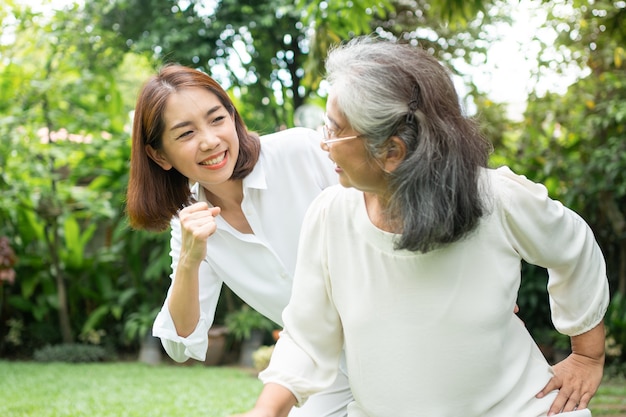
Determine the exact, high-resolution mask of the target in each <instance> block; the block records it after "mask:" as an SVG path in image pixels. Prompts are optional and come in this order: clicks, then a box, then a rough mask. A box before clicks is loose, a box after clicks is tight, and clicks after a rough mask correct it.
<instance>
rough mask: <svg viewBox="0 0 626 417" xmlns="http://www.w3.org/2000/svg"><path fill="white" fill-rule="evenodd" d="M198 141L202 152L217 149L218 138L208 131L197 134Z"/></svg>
mask: <svg viewBox="0 0 626 417" xmlns="http://www.w3.org/2000/svg"><path fill="white" fill-rule="evenodd" d="M198 140H199V141H200V149H201V150H202V151H210V150H211V149H215V148H217V146H218V145H219V144H220V138H219V136H217V135H216V134H215V133H214V132H212V131H211V130H210V129H206V130H202V131H200V132H199V135H198Z"/></svg>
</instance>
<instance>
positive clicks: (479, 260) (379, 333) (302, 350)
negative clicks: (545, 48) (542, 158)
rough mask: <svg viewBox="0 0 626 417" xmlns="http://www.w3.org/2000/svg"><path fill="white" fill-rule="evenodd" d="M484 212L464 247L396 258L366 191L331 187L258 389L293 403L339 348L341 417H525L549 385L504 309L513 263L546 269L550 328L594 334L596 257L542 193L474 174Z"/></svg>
mask: <svg viewBox="0 0 626 417" xmlns="http://www.w3.org/2000/svg"><path fill="white" fill-rule="evenodd" d="M483 179H485V180H486V181H484V183H483V185H484V187H483V189H484V191H485V195H486V196H487V199H488V202H489V206H490V209H489V212H488V214H487V215H485V216H484V217H483V218H482V220H481V222H480V224H479V226H478V228H477V229H476V230H475V231H474V232H473V233H471V234H470V235H469V236H467V237H466V238H464V239H462V240H461V241H458V242H456V243H453V244H451V245H448V246H445V247H443V248H440V249H437V250H434V251H432V252H429V253H426V254H423V253H419V252H410V251H407V250H400V251H396V250H394V249H393V243H394V239H395V238H397V235H394V234H391V233H387V232H384V231H382V230H380V229H378V228H376V227H375V226H374V225H373V224H372V223H371V221H370V219H369V217H368V215H367V211H366V208H365V204H364V198H363V193H362V192H360V191H358V190H356V189H353V188H349V189H346V188H342V187H341V186H336V187H331V188H329V189H327V190H325V191H324V192H323V193H322V194H321V195H320V196H319V197H318V199H316V201H315V202H313V204H312V205H311V207H310V210H309V212H308V214H307V217H306V219H305V223H304V225H303V229H302V235H301V240H300V246H299V251H300V252H299V258H298V264H297V267H296V276H295V278H294V288H293V292H292V298H291V300H290V302H289V305H288V306H287V308H286V309H285V311H284V313H283V320H284V323H285V328H284V332H283V334H282V335H281V338H280V339H279V341H278V343H277V345H276V348H275V351H274V355H273V357H272V360H271V363H270V366H269V368H267V369H266V370H265V371H264V372H262V373H261V375H260V377H261V379H262V381H263V382H264V383H268V382H275V383H278V384H281V385H282V386H284V387H286V388H287V389H289V390H290V391H292V392H293V393H294V395H295V396H296V398H297V399H298V401H299V403H300V404H302V403H303V402H304V401H306V399H307V398H308V396H309V395H311V394H312V393H314V392H316V391H317V390H320V389H323V388H324V387H325V386H326V385H328V384H329V383H330V382H332V381H333V379H334V375H335V372H336V364H337V360H338V358H339V355H340V352H341V350H342V347H343V346H345V353H346V357H347V365H348V378H349V380H350V384H351V387H352V392H353V395H354V399H355V402H354V403H353V404H351V406H350V407H349V410H350V414H349V415H350V416H368V417H389V416H394V417H420V416H424V417H433V416H437V417H458V416H463V417H502V416H506V417H527V416H528V417H530V416H532V417H536V416H541V415H545V414H546V413H547V411H548V409H549V407H550V405H551V404H552V402H553V400H554V398H555V395H556V392H553V393H552V394H551V395H548V396H546V397H544V398H543V399H541V400H539V399H536V398H535V395H536V394H537V393H538V392H539V391H541V389H542V388H543V387H544V386H545V384H546V383H547V382H548V380H549V379H550V378H551V376H552V371H551V368H550V366H549V365H548V363H547V362H546V360H545V359H544V357H543V355H542V354H541V352H540V351H539V349H538V348H537V346H536V344H535V343H534V341H533V340H532V338H531V336H530V334H529V333H528V331H527V330H526V328H525V326H524V323H522V322H521V321H520V320H519V318H518V317H517V316H516V315H515V314H514V313H513V307H514V305H515V303H516V299H517V292H518V289H519V285H520V278H521V277H520V262H521V260H522V259H525V260H527V261H529V262H530V263H533V264H536V265H540V266H543V267H546V268H548V272H549V284H548V290H549V296H550V305H551V309H552V318H553V321H554V323H555V325H556V328H557V329H558V330H559V331H561V332H563V333H565V334H568V335H570V336H571V335H578V334H581V333H584V332H586V331H588V330H591V329H592V328H593V327H595V326H596V325H597V324H598V323H599V322H600V321H601V320H602V318H603V315H604V313H605V310H606V307H607V305H608V301H609V293H608V281H607V278H606V270H605V263H604V259H603V256H602V253H601V251H600V249H599V247H598V245H597V243H596V241H595V239H594V236H593V234H592V232H591V230H590V229H589V227H588V226H587V224H586V223H585V222H584V221H583V220H582V219H581V218H580V217H579V216H578V215H577V214H575V213H574V212H573V211H571V210H569V209H567V208H565V207H564V206H563V205H562V204H560V203H559V202H556V201H554V200H551V199H550V198H549V197H548V194H547V190H546V189H545V187H543V186H542V185H539V184H535V183H532V182H530V181H528V180H527V179H525V178H524V177H521V176H517V175H515V174H513V173H512V172H511V171H510V170H509V169H508V168H501V169H498V170H485V175H484V176H483Z"/></svg>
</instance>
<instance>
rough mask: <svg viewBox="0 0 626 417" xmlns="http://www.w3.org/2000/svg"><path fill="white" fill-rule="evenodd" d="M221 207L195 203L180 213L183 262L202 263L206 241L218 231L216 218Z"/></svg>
mask: <svg viewBox="0 0 626 417" xmlns="http://www.w3.org/2000/svg"><path fill="white" fill-rule="evenodd" d="M219 213H220V208H219V207H209V206H208V204H207V203H204V202H201V203H194V204H192V205H190V206H187V207H185V208H183V209H182V210H181V211H180V212H179V213H178V218H179V220H180V228H181V254H180V256H181V260H182V258H183V257H185V258H186V260H188V261H191V262H198V263H199V262H201V261H202V260H203V259H204V257H205V256H206V241H207V239H208V238H209V236H211V235H212V234H213V233H215V230H216V229H217V225H216V224H215V216H217V215H218V214H219Z"/></svg>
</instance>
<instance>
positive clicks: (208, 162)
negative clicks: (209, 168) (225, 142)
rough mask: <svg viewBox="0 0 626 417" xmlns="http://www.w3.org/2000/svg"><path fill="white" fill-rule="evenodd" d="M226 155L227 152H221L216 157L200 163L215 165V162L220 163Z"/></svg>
mask: <svg viewBox="0 0 626 417" xmlns="http://www.w3.org/2000/svg"><path fill="white" fill-rule="evenodd" d="M225 155H226V154H225V153H222V154H220V155H219V156H218V157H216V158H213V159H207V160H206V161H202V162H200V165H215V164H219V163H220V162H222V161H223V160H224V156H225Z"/></svg>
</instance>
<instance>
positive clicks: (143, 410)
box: [0, 361, 261, 417]
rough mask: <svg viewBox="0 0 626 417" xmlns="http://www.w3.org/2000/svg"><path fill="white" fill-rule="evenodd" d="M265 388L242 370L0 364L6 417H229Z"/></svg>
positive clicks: (1, 410) (0, 400)
mask: <svg viewBox="0 0 626 417" xmlns="http://www.w3.org/2000/svg"><path fill="white" fill-rule="evenodd" d="M260 390H261V383H260V381H259V380H258V379H257V378H256V376H255V375H253V373H252V372H251V371H248V370H245V369H238V368H228V367H206V366H202V365H195V366H174V365H159V366H149V365H144V364H141V363H136V362H128V363H125V362H119V363H96V364H64V363H53V364H42V363H36V362H6V361H0V416H2V417H82V416H89V417H183V416H184V417H196V416H197V417H225V416H228V415H230V414H233V413H239V412H243V411H245V410H247V409H249V408H250V407H252V406H253V405H254V402H255V400H256V396H257V395H258V393H259V392H260Z"/></svg>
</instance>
